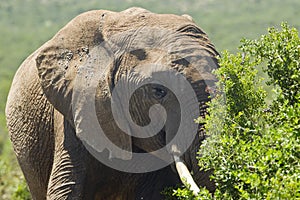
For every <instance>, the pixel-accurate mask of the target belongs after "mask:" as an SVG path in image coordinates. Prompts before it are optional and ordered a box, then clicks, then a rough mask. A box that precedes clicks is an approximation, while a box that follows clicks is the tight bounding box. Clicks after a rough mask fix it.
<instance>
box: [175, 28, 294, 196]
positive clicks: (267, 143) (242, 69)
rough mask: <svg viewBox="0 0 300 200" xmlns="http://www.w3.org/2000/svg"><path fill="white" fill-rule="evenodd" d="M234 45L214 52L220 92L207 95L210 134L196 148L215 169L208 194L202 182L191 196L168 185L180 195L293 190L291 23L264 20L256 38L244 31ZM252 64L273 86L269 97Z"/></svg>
mask: <svg viewBox="0 0 300 200" xmlns="http://www.w3.org/2000/svg"><path fill="white" fill-rule="evenodd" d="M239 49H240V52H238V53H236V54H230V53H229V52H227V51H225V52H224V53H223V56H222V58H220V60H219V62H220V66H221V67H220V68H219V69H218V70H217V71H216V75H217V76H218V78H219V80H220V81H219V83H218V87H219V89H220V90H221V91H222V93H221V94H219V95H218V96H217V97H216V98H214V99H213V100H212V101H211V102H210V110H209V112H210V115H209V116H208V117H207V118H206V119H205V122H206V129H207V134H208V135H209V136H210V137H209V138H208V139H207V140H206V141H205V143H204V144H203V145H202V146H201V148H200V150H199V165H200V167H201V169H202V170H208V169H214V173H213V175H212V177H211V178H212V179H213V180H214V181H215V183H216V186H217V189H216V191H215V193H214V194H213V195H212V194H209V193H208V192H207V191H206V190H205V188H202V189H201V192H200V194H199V196H198V197H191V195H190V196H188V195H187V194H191V193H187V192H182V188H181V189H180V190H179V191H178V190H177V191H175V192H174V193H173V196H176V197H178V196H179V197H178V198H179V199H297V198H300V193H299V188H300V180H299V179H300V163H299V160H300V151H299V150H300V148H299V147H300V143H299V135H300V65H299V62H300V57H299V55H300V39H299V35H298V31H297V30H296V29H295V28H290V27H289V26H288V25H287V24H286V23H283V24H282V25H281V30H278V29H275V28H270V29H269V30H268V34H266V35H263V36H262V37H261V38H260V39H258V40H246V39H243V40H242V41H241V46H240V48H239ZM259 67H263V69H264V71H265V72H266V73H267V74H268V76H269V81H268V84H272V85H273V86H274V88H276V89H275V91H276V93H277V97H276V98H275V99H273V101H272V102H271V103H267V102H266V94H267V93H266V91H265V90H264V88H263V87H262V86H261V85H262V83H261V82H262V78H261V77H259V76H258V75H257V73H258V69H259ZM224 97H226V98H224ZM180 193H182V194H185V196H180ZM178 194H179V195H178Z"/></svg>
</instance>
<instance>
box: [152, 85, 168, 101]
mask: <svg viewBox="0 0 300 200" xmlns="http://www.w3.org/2000/svg"><path fill="white" fill-rule="evenodd" d="M152 92H153V96H154V98H155V99H162V98H164V97H165V96H166V95H167V91H166V90H165V89H164V88H163V87H159V86H155V87H153V88H152Z"/></svg>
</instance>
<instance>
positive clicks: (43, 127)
mask: <svg viewBox="0 0 300 200" xmlns="http://www.w3.org/2000/svg"><path fill="white" fill-rule="evenodd" d="M216 55H218V53H217V52H216V50H215V48H214V46H213V45H212V44H211V42H210V41H209V39H208V37H207V35H206V34H205V33H204V32H203V31H202V30H201V29H200V28H199V27H198V26H197V25H196V24H195V23H194V22H193V20H192V18H191V17H190V16H188V15H183V16H177V15H169V14H155V13H151V12H149V11H147V10H144V9H141V8H130V9H127V10H125V11H123V12H111V11H106V10H95V11H90V12H86V13H83V14H81V15H79V16H77V17H76V18H74V19H73V20H72V21H71V22H69V23H68V24H67V25H66V26H65V27H64V28H62V29H61V30H60V31H59V32H58V33H57V34H56V35H55V36H54V37H53V38H52V39H51V40H49V41H48V42H47V43H45V44H44V45H43V46H41V47H40V48H39V49H38V50H36V51H35V52H34V53H33V54H32V55H30V56H29V57H28V58H27V59H26V60H25V61H24V62H23V64H22V65H21V66H20V68H19V69H18V71H17V73H16V75H15V77H14V80H13V84H12V86H11V90H10V93H9V96H8V101H7V106H6V116H7V125H8V129H9V133H10V138H11V141H12V143H13V147H14V151H15V153H16V156H17V158H18V161H19V164H20V166H21V168H22V171H23V173H24V175H25V178H26V181H27V183H28V186H29V189H30V192H31V194H32V197H33V199H38V200H40V199H103V200H107V199H153V200H157V199H163V196H162V195H161V193H160V192H161V191H162V190H163V189H164V188H165V187H169V186H175V185H177V184H182V182H181V180H180V178H181V179H188V180H191V181H192V182H194V183H192V184H191V185H192V186H193V187H194V192H195V193H197V190H198V189H197V185H198V186H205V187H207V188H208V189H209V190H210V191H212V192H213V190H214V184H213V183H212V182H210V181H209V172H201V171H199V168H198V166H197V160H196V155H197V150H198V148H199V146H200V145H201V142H202V141H203V140H204V139H205V131H204V130H203V125H197V124H196V125H195V123H194V121H193V119H194V117H197V115H198V116H199V115H200V116H202V117H205V114H206V109H207V107H206V105H205V102H207V101H209V96H211V91H212V89H211V88H213V87H214V83H215V81H216V79H215V77H214V76H213V75H212V70H213V69H215V68H217V67H218V65H217V62H216V59H215V56H216ZM158 105H159V106H158ZM190 116H192V117H190ZM101 134H102V135H101ZM174 160H175V161H176V162H174ZM164 163H165V164H164ZM186 169H188V170H186ZM135 170H136V171H135ZM177 171H178V172H177ZM188 171H191V172H193V173H192V176H191V174H190V173H189V172H188ZM178 173H179V174H178Z"/></svg>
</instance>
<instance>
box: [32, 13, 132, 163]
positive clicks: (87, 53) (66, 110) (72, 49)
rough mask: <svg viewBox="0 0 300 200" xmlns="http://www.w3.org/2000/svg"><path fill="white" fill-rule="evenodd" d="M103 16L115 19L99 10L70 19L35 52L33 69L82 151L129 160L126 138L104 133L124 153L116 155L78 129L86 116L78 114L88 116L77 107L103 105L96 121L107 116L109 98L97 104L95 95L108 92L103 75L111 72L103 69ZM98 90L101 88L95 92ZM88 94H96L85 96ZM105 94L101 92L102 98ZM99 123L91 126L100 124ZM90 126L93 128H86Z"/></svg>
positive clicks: (105, 57)
mask: <svg viewBox="0 0 300 200" xmlns="http://www.w3.org/2000/svg"><path fill="white" fill-rule="evenodd" d="M106 15H112V16H113V17H115V15H116V13H114V12H109V11H100V10H99V11H90V12H87V13H84V14H81V15H79V16H78V17H76V18H75V19H73V20H72V21H71V22H69V23H68V24H67V25H66V26H65V27H64V28H63V29H61V30H60V31H59V32H58V33H57V34H56V35H55V36H54V37H53V38H52V39H51V40H50V41H48V42H47V43H45V44H44V45H43V46H42V47H41V48H40V49H39V50H38V56H37V57H36V66H37V69H38V75H39V78H40V83H41V86H42V89H43V91H44V93H45V95H46V97H47V99H48V100H49V102H50V103H51V104H52V105H53V106H54V107H55V109H57V110H58V111H59V112H61V113H62V114H63V115H64V117H65V119H67V120H68V121H69V122H70V123H71V124H72V126H73V127H74V128H75V129H76V134H77V136H78V137H79V138H80V139H81V141H82V142H83V144H85V145H86V147H87V146H88V148H87V149H88V150H90V152H93V153H94V152H102V151H103V150H104V149H108V150H109V151H110V157H111V158H121V159H130V158H131V150H132V147H131V145H132V144H131V137H130V136H128V135H127V134H120V133H119V132H118V131H110V132H109V133H106V134H107V135H108V136H107V137H105V138H106V139H107V138H109V140H110V141H111V142H112V143H113V144H115V145H117V146H118V147H119V148H120V149H125V150H127V151H125V152H123V153H122V152H117V153H116V151H114V150H112V149H111V148H110V146H109V145H107V144H106V143H107V142H106V140H102V139H103V137H97V135H93V136H91V135H89V134H94V133H92V132H93V131H91V130H90V129H89V130H85V129H84V127H86V126H85V125H82V124H83V121H84V120H85V117H87V116H84V117H83V116H80V115H81V114H82V113H85V114H87V113H88V112H86V110H84V109H86V107H84V106H81V105H83V104H88V103H91V104H92V105H93V106H94V107H95V105H97V104H98V103H100V104H101V103H103V104H105V105H99V107H101V109H102V108H103V109H106V110H103V109H102V110H100V111H99V112H100V113H97V115H98V118H101V116H102V117H103V118H106V116H105V115H107V113H109V112H110V107H109V106H106V105H107V99H108V100H109V98H106V99H105V100H102V99H100V100H99V98H102V97H103V95H102V96H101V95H99V94H98V93H99V90H100V91H101V90H106V89H107V91H109V83H108V81H107V79H106V78H107V77H106V76H105V73H107V71H110V70H111V69H109V68H107V66H109V65H110V64H112V63H111V59H109V56H108V54H107V52H109V51H108V50H107V51H106V50H105V48H106V45H105V39H104V36H103V31H102V27H103V24H104V18H106V17H107V16H106ZM93 78H94V79H93ZM95 78H96V79H98V80H97V83H95V82H93V80H95ZM91 79H93V80H91ZM99 87H101V88H100V89H99ZM91 90H96V91H93V92H88V91H91ZM97 91H98V92H97ZM107 91H104V94H106V92H107ZM82 92H83V94H84V95H85V97H84V99H81V101H80V102H79V104H77V105H75V103H78V101H77V102H74V96H75V99H76V97H77V100H78V95H79V94H81V93H82ZM102 93H103V92H102ZM89 95H90V96H89ZM106 97H107V96H106ZM103 98H104V97H103ZM84 100H86V101H84ZM91 100H94V102H91ZM78 105H79V106H78ZM97 106H98V105H97ZM108 107H109V108H108ZM89 109H90V108H89ZM95 110H96V108H95V109H94V111H95ZM98 110H99V108H98ZM95 112H98V111H97V110H96V111H95ZM89 117H90V116H89ZM96 121H97V120H96ZM100 121H101V120H98V121H97V122H95V123H100ZM91 126H94V124H90V127H91ZM105 126H108V124H106V125H105ZM112 129H114V128H112ZM94 136H95V137H96V138H95V137H94ZM91 140H92V141H91ZM93 153H92V154H93Z"/></svg>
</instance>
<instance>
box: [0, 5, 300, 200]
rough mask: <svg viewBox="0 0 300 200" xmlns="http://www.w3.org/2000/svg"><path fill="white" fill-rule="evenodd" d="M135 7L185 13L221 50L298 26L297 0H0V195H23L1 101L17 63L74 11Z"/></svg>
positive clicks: (54, 31) (63, 23)
mask: <svg viewBox="0 0 300 200" xmlns="http://www.w3.org/2000/svg"><path fill="white" fill-rule="evenodd" d="M132 6H138V7H143V8H146V9H148V10H150V11H153V12H157V13H175V14H189V15H191V16H192V17H193V18H194V20H195V21H196V23H197V24H198V25H199V26H200V27H202V28H203V29H204V30H205V32H206V33H207V34H208V35H209V37H210V38H211V40H212V41H213V43H214V44H215V45H216V48H217V49H218V50H219V51H220V52H221V51H222V50H224V49H228V50H229V51H231V52H235V51H236V48H237V47H238V45H239V41H240V40H241V39H242V38H250V39H253V38H258V36H260V35H262V34H265V33H266V32H267V27H271V26H275V27H279V26H280V23H281V22H282V21H286V22H288V23H289V25H291V26H293V27H295V28H297V29H298V30H299V29H300V21H299V19H300V9H299V8H300V1H299V0H285V1H282V0H164V1H158V0H147V1H144V0H101V1H100V0H89V1H82V0H1V1H0V199H11V198H15V199H27V198H29V197H28V196H26V195H25V196H22V195H23V194H22V192H20V191H22V188H23V187H24V185H25V183H24V180H23V176H22V174H21V172H20V169H19V167H18V164H17V162H16V159H15V156H14V154H13V151H12V147H11V144H10V142H9V139H8V134H7V129H6V127H5V115H4V110H5V102H6V97H7V93H8V91H9V87H10V84H11V81H12V78H13V75H14V73H15V71H16V70H17V68H18V66H19V65H20V64H21V63H22V61H23V60H24V59H25V58H26V57H27V56H28V55H29V54H30V53H32V52H33V51H34V50H35V49H37V48H38V47H39V46H40V45H42V44H43V43H44V42H46V41H47V40H49V39H50V38H51V37H52V36H53V35H54V34H55V33H56V32H57V31H58V30H59V29H60V28H62V27H63V26H64V25H65V24H66V23H67V22H68V21H70V20H71V19H72V18H74V17H75V16H76V15H78V14H79V13H82V12H84V11H88V10H94V9H107V10H114V11H120V10H124V9H126V8H128V7H132Z"/></svg>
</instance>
